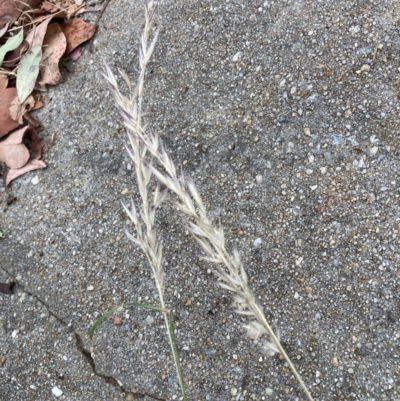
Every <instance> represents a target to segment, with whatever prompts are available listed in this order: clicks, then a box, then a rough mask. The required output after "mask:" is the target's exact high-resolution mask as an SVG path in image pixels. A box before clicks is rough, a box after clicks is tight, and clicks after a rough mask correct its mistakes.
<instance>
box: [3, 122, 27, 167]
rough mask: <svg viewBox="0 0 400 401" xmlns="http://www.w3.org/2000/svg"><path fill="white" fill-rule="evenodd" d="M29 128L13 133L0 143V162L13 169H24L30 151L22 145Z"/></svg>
mask: <svg viewBox="0 0 400 401" xmlns="http://www.w3.org/2000/svg"><path fill="white" fill-rule="evenodd" d="M27 129H28V126H26V127H23V128H20V129H19V130H17V131H15V132H13V133H11V134H10V135H9V136H8V137H7V138H6V139H4V140H3V141H1V142H0V162H2V163H5V164H6V165H7V167H9V168H11V169H19V168H21V167H23V166H24V165H25V164H26V163H27V162H28V160H29V150H28V148H27V147H26V146H25V145H24V144H23V143H22V141H23V139H24V135H25V131H26V130H27Z"/></svg>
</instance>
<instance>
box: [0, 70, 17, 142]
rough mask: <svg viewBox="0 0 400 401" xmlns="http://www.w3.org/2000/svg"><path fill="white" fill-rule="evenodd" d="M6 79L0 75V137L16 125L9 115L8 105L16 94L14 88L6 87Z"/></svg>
mask: <svg viewBox="0 0 400 401" xmlns="http://www.w3.org/2000/svg"><path fill="white" fill-rule="evenodd" d="M7 84H8V79H7V77H6V76H5V75H0V138H1V137H3V136H4V135H7V134H8V133H9V132H10V131H12V130H13V129H15V128H17V127H18V125H19V124H18V122H17V121H15V120H13V119H12V118H11V115H10V106H11V103H12V101H13V100H14V99H15V97H16V96H17V89H16V88H7Z"/></svg>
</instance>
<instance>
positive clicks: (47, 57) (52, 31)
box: [40, 23, 67, 85]
mask: <svg viewBox="0 0 400 401" xmlns="http://www.w3.org/2000/svg"><path fill="white" fill-rule="evenodd" d="M66 48H67V40H66V39H65V35H64V33H63V31H62V30H61V28H60V25H59V24H58V23H53V24H50V25H49V27H48V28H47V32H46V36H45V37H44V40H43V56H42V60H41V63H40V76H41V79H40V85H45V84H49V85H57V84H59V83H60V82H62V81H63V78H62V76H61V72H60V69H59V68H58V63H59V61H60V58H61V57H62V56H63V54H64V53H65V49H66Z"/></svg>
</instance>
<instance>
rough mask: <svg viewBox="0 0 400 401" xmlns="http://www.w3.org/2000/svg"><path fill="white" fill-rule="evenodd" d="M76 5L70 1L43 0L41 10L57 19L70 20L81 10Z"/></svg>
mask: <svg viewBox="0 0 400 401" xmlns="http://www.w3.org/2000/svg"><path fill="white" fill-rule="evenodd" d="M77 3H78V2H72V1H71V0H59V1H57V0H45V1H44V2H43V3H42V5H41V8H42V10H43V11H46V12H47V13H49V14H55V15H56V16H57V18H66V19H70V18H71V17H72V16H73V15H75V13H76V12H77V11H78V10H79V9H80V8H81V6H80V5H79V4H77Z"/></svg>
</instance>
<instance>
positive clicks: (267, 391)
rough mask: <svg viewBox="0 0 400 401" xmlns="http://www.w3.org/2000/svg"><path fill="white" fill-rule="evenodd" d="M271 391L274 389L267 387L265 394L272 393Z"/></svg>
mask: <svg viewBox="0 0 400 401" xmlns="http://www.w3.org/2000/svg"><path fill="white" fill-rule="evenodd" d="M273 392H274V390H272V388H269V387H267V388H266V389H265V394H267V395H272V393H273Z"/></svg>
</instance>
